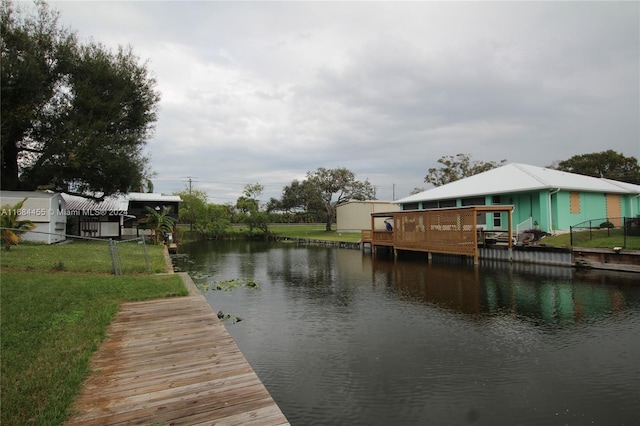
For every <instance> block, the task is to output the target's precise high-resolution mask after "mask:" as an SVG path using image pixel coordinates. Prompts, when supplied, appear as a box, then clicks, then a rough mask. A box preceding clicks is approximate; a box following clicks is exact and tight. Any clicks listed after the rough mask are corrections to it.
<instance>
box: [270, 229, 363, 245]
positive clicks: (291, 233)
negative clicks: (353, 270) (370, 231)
mask: <svg viewBox="0 0 640 426" xmlns="http://www.w3.org/2000/svg"><path fill="white" fill-rule="evenodd" d="M269 230H270V231H271V232H272V233H274V234H276V235H277V236H279V237H287V238H309V239H312V240H328V241H345V242H353V243H355V242H358V241H360V238H361V235H360V232H336V230H335V225H334V226H333V230H332V231H329V232H327V231H325V225H274V226H270V227H269Z"/></svg>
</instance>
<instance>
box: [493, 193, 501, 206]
mask: <svg viewBox="0 0 640 426" xmlns="http://www.w3.org/2000/svg"><path fill="white" fill-rule="evenodd" d="M500 202H501V201H500V196H499V195H494V196H493V197H492V198H491V204H493V205H496V204H500Z"/></svg>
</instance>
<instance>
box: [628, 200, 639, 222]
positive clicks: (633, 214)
mask: <svg viewBox="0 0 640 426" xmlns="http://www.w3.org/2000/svg"><path fill="white" fill-rule="evenodd" d="M638 197H640V194H638V195H634V196H633V197H631V202H630V204H631V205H630V206H629V207H630V210H631V211H630V213H631V217H632V218H633V217H636V215H635V213H634V212H633V200H635V199H636V198H638Z"/></svg>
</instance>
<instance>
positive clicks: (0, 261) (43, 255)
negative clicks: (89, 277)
mask: <svg viewBox="0 0 640 426" xmlns="http://www.w3.org/2000/svg"><path fill="white" fill-rule="evenodd" d="M117 247H118V252H119V253H120V260H121V262H122V269H123V272H124V273H125V274H127V273H145V272H147V267H146V262H145V256H144V250H145V248H146V250H147V253H148V257H149V262H150V266H151V272H154V273H159V272H166V271H167V266H166V264H165V261H164V255H163V253H164V248H163V246H162V245H149V244H147V245H145V246H143V245H142V244H139V243H138V242H122V243H118V244H117ZM0 267H2V268H14V269H21V270H25V271H52V270H53V271H72V272H94V273H106V274H110V273H112V271H113V265H112V263H111V254H110V249H109V242H108V241H87V240H83V241H80V240H70V241H69V242H68V243H65V244H33V243H32V244H28V243H22V244H19V245H17V246H13V247H12V248H11V250H9V251H2V255H1V256H0Z"/></svg>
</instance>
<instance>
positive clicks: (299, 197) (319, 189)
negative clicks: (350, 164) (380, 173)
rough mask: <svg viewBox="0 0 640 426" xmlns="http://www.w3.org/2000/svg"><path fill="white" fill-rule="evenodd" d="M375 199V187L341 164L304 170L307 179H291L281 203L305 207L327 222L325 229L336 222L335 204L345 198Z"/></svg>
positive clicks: (343, 200)
mask: <svg viewBox="0 0 640 426" xmlns="http://www.w3.org/2000/svg"><path fill="white" fill-rule="evenodd" d="M375 199H376V191H375V188H374V187H373V185H371V183H369V181H368V180H365V181H364V182H362V181H357V180H356V179H355V175H354V173H353V172H352V171H350V170H348V169H346V168H344V167H340V168H336V169H326V168H324V167H319V168H318V169H317V170H316V171H314V172H311V171H309V172H307V179H306V180H304V181H303V182H299V181H298V180H294V181H293V182H291V185H289V186H287V187H285V188H284V190H283V196H282V204H283V206H285V207H286V208H288V209H292V208H304V209H306V211H307V212H313V213H315V215H316V217H318V218H321V219H322V220H323V221H324V222H325V223H326V228H325V229H326V231H327V232H328V231H331V225H332V224H333V222H334V221H335V217H336V206H337V205H338V204H340V203H344V202H345V201H348V200H375Z"/></svg>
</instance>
